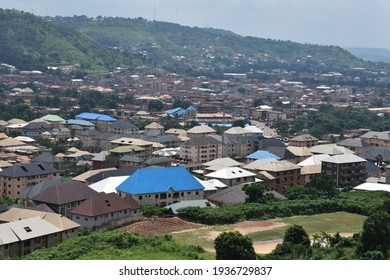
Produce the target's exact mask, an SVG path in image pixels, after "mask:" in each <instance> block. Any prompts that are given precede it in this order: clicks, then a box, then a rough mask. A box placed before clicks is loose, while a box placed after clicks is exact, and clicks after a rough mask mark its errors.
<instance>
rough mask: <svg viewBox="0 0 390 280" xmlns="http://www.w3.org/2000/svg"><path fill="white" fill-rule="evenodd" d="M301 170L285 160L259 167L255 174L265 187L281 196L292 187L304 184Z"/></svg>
mask: <svg viewBox="0 0 390 280" xmlns="http://www.w3.org/2000/svg"><path fill="white" fill-rule="evenodd" d="M301 168H302V167H301V166H298V165H296V164H294V163H291V162H289V161H287V160H281V161H274V162H270V163H266V164H264V165H262V166H259V167H258V168H257V170H256V173H257V177H258V178H259V179H262V180H263V181H264V184H265V185H266V186H268V187H269V188H271V189H272V190H274V191H277V192H278V193H281V194H283V193H285V192H286V190H288V189H289V188H291V187H293V186H296V185H304V184H305V176H303V175H302V174H301Z"/></svg>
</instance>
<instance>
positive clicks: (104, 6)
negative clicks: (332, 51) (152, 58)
mask: <svg viewBox="0 0 390 280" xmlns="http://www.w3.org/2000/svg"><path fill="white" fill-rule="evenodd" d="M0 8H3V9H11V8H14V9H17V10H23V11H26V12H31V13H33V14H35V15H41V16H47V15H49V16H56V15H60V16H73V15H86V16H88V17H96V16H99V15H100V16H113V17H117V16H118V17H126V18H127V17H129V18H137V17H143V18H145V19H148V20H154V19H155V20H157V21H167V22H174V23H178V24H181V25H186V26H197V27H213V28H220V29H225V30H229V31H233V32H235V33H237V34H240V35H243V36H254V37H260V38H270V39H277V40H291V41H294V42H299V43H310V44H318V45H336V46H341V47H369V48H386V49H390V36H388V34H389V29H390V1H389V0H369V1H368V0H66V1H64V0H12V1H11V0H0Z"/></svg>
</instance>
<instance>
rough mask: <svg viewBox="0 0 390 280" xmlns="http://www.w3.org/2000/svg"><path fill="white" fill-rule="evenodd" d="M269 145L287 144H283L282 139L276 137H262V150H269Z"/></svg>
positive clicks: (260, 142) (281, 145)
mask: <svg viewBox="0 0 390 280" xmlns="http://www.w3.org/2000/svg"><path fill="white" fill-rule="evenodd" d="M269 147H282V148H284V147H286V145H284V144H283V142H282V141H280V140H279V139H276V138H266V139H261V140H260V141H259V149H260V150H267V148H269Z"/></svg>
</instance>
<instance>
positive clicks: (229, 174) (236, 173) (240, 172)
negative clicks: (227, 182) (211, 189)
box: [205, 167, 256, 179]
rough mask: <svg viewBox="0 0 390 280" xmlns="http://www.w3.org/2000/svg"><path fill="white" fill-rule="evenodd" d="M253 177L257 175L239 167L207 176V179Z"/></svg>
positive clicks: (221, 170) (228, 168)
mask: <svg viewBox="0 0 390 280" xmlns="http://www.w3.org/2000/svg"><path fill="white" fill-rule="evenodd" d="M251 176H256V174H255V173H252V172H250V171H248V170H245V169H242V168H239V167H227V168H223V169H220V170H218V171H215V172H212V173H210V174H207V175H205V177H208V178H217V179H235V178H242V177H251Z"/></svg>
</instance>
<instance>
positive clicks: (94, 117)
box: [75, 113, 116, 132]
mask: <svg viewBox="0 0 390 280" xmlns="http://www.w3.org/2000/svg"><path fill="white" fill-rule="evenodd" d="M75 118H76V119H77V120H85V121H89V122H92V123H94V124H95V125H96V130H98V131H100V132H107V131H108V127H109V125H110V124H111V123H113V122H115V121H116V119H115V118H113V117H111V116H108V115H104V114H95V113H81V114H78V115H77V116H76V117H75Z"/></svg>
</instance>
